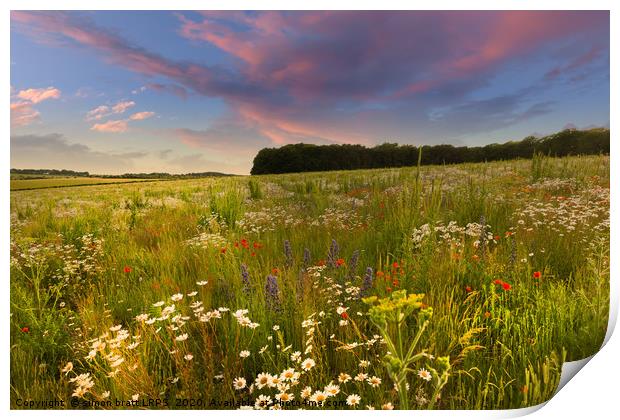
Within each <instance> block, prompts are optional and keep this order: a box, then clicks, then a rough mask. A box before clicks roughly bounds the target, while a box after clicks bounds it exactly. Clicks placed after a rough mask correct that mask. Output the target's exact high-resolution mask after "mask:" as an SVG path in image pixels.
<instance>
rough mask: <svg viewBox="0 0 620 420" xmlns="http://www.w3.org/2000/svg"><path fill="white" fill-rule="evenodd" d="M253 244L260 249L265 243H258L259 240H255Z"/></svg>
mask: <svg viewBox="0 0 620 420" xmlns="http://www.w3.org/2000/svg"><path fill="white" fill-rule="evenodd" d="M252 246H253V247H254V249H260V248H262V247H263V245H262V244H260V243H258V242H254V244H253V245H252Z"/></svg>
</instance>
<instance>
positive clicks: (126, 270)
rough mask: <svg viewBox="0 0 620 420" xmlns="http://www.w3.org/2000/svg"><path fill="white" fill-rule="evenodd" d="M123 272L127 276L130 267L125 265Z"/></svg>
mask: <svg viewBox="0 0 620 420" xmlns="http://www.w3.org/2000/svg"><path fill="white" fill-rule="evenodd" d="M123 271H124V272H125V273H126V274H129V273H131V267H129V266H128V265H126V266H125V268H123Z"/></svg>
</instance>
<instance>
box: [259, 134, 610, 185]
mask: <svg viewBox="0 0 620 420" xmlns="http://www.w3.org/2000/svg"><path fill="white" fill-rule="evenodd" d="M609 142H610V137H609V129H606V128H593V129H590V130H575V129H567V130H563V131H560V132H558V133H555V134H551V135H549V136H545V137H535V136H528V137H526V138H524V139H523V140H521V141H509V142H506V143H501V144H498V143H493V144H488V145H486V146H473V147H469V146H458V147H457V146H453V145H450V144H440V145H435V146H419V147H418V146H413V145H408V144H403V145H399V144H397V143H383V144H380V145H377V146H374V147H366V146H362V145H359V144H355V145H351V144H331V145H315V144H305V143H298V144H289V145H286V146H282V147H279V148H265V149H261V150H260V151H259V152H258V154H257V155H256V157H255V158H254V164H253V166H252V171H251V174H252V175H260V174H280V173H290V172H310V171H333V170H345V169H371V168H392V167H401V166H415V165H417V164H418V158H419V157H420V153H419V152H420V148H422V154H421V161H420V164H422V165H441V164H451V163H465V162H485V161H493V160H508V159H516V158H531V157H532V156H533V155H534V154H535V153H543V154H546V155H549V156H557V157H560V156H568V155H592V154H609V147H610V146H609Z"/></svg>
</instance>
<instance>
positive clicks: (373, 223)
mask: <svg viewBox="0 0 620 420" xmlns="http://www.w3.org/2000/svg"><path fill="white" fill-rule="evenodd" d="M608 198H609V158H608V157H604V156H593V157H569V158H561V159H556V158H550V157H542V156H535V157H534V159H533V160H530V161H528V160H518V161H509V162H494V163H490V164H466V165H447V166H437V167H432V166H427V167H421V166H418V167H415V168H401V169H386V170H364V171H350V172H331V173H310V174H303V175H301V174H290V175H279V176H259V177H248V178H243V177H238V178H219V179H203V180H183V181H167V182H149V183H147V184H123V185H114V186H88V187H72V188H66V189H63V188H58V189H54V190H45V191H43V190H41V191H37V192H34V191H20V192H13V193H12V195H11V247H12V248H11V258H12V260H11V331H10V335H11V400H12V406H13V407H15V408H17V407H16V406H15V401H16V399H17V398H22V399H35V400H36V399H49V398H51V397H57V398H63V399H67V398H70V397H71V396H72V394H74V393H76V394H78V396H77V397H75V398H81V400H86V399H90V400H97V401H105V400H107V399H109V398H118V399H124V400H131V399H132V398H133V397H135V398H138V399H142V398H158V397H161V396H166V397H168V398H170V399H171V400H172V401H174V399H175V398H181V399H183V398H192V399H198V398H202V399H203V400H204V401H207V402H210V401H211V400H212V399H216V400H225V399H231V398H236V399H237V400H241V399H242V398H246V399H251V401H252V404H254V401H255V400H256V399H257V398H259V396H260V395H264V396H266V397H269V398H271V399H272V400H274V399H276V396H277V398H278V399H282V398H285V397H286V396H287V395H288V394H292V395H293V396H294V398H295V400H294V401H303V389H304V388H305V387H311V388H312V392H311V394H310V395H311V397H310V398H309V400H310V399H314V400H316V399H317V398H318V399H320V398H322V397H321V395H319V394H320V393H319V394H317V391H323V390H325V392H328V391H329V390H331V391H333V392H335V391H334V390H335V388H334V387H333V386H335V385H337V386H338V387H339V388H338V392H337V394H335V395H334V396H329V397H325V398H327V401H332V402H334V403H336V402H340V404H333V405H332V407H333V406H334V405H336V406H335V407H334V408H338V409H340V408H367V407H369V406H372V407H373V408H382V407H383V408H389V407H392V406H393V407H395V408H410V409H427V408H435V409H436V408H439V409H502V408H517V407H524V406H529V405H535V404H538V403H541V402H543V401H546V400H547V399H548V398H550V397H551V396H552V394H553V392H554V391H555V389H556V386H557V384H558V381H559V376H560V373H561V364H562V363H563V361H565V360H576V359H580V358H583V357H587V356H590V355H592V354H593V353H594V352H596V351H597V349H598V348H599V347H600V345H601V343H602V340H603V338H604V335H605V329H606V325H607V316H608V302H609V286H608V281H609V224H608V223H609V219H608V217H609V201H608ZM451 221H452V222H454V224H449V223H450V222H451ZM468 224H469V226H468ZM425 225H427V226H426V227H425ZM486 225H488V226H486ZM285 241H287V245H286V246H285ZM333 241H335V244H336V246H335V245H334V242H333ZM330 248H331V250H330ZM354 255H355V256H354ZM242 265H243V267H244V268H242ZM268 276H272V278H271V279H270V280H269V286H267V284H268V281H267V277H268ZM402 290H407V291H408V292H409V293H413V294H416V295H418V294H423V295H424V298H423V299H422V301H421V302H420V304H421V305H422V306H421V307H422V308H424V310H427V309H426V308H432V317H431V318H430V319H428V320H427V324H425V326H424V328H423V329H422V328H420V327H419V325H420V324H419V323H418V322H419V320H418V319H416V317H407V318H403V319H401V320H400V321H399V322H400V324H399V323H397V324H395V326H392V327H385V328H383V327H382V326H381V325H378V324H377V322H376V321H377V320H376V319H374V320H373V319H372V317H371V316H369V309H370V307H369V306H368V305H367V304H365V303H363V302H362V300H361V298H362V297H364V296H365V297H370V296H377V297H378V298H379V299H385V298H388V297H390V296H392V293H394V292H398V291H402ZM177 294H182V297H181V298H179V297H178V296H175V295H177ZM399 296H400V295H399ZM160 301H162V302H163V303H162V304H161V306H159V303H158V302H160ZM198 302H201V303H198ZM154 304H157V306H154ZM172 305H174V310H172V309H165V308H172ZM200 308H202V309H200ZM218 308H219V313H218V312H217V311H218ZM227 309H228V311H227ZM238 309H244V310H247V313H245V314H242V315H239V314H237V316H233V315H232V313H234V312H235V311H237V310H238ZM168 310H172V312H170V314H168V315H166V311H168ZM205 314H209V316H208V317H205V318H203V319H202V320H201V319H200V317H201V316H202V315H205ZM343 314H344V315H343ZM218 316H219V317H218ZM243 317H247V322H251V323H257V324H259V325H258V326H254V325H253V327H248V326H244V325H243V323H244V322H246V321H243V322H242V321H240V319H243ZM206 318H208V319H206ZM151 320H152V321H153V322H152V323H151V322H150V321H151ZM146 321H149V322H146ZM247 322H246V324H247ZM114 326H118V327H114ZM111 327H112V330H110V328H111ZM418 330H421V331H422V332H421V333H420V336H419V337H417V338H416V341H415V344H416V345H415V354H421V355H422V356H421V357H419V358H414V359H413V360H410V361H409V362H408V363H409V364H408V365H407V368H408V369H409V370H408V371H406V373H402V372H405V371H404V370H403V371H402V372H401V373H399V372H400V371H398V369H396V370H394V369H395V365H390V363H389V362H390V360H391V359H390V354H388V348H389V345H388V344H387V341H386V339H387V338H388V337H398V334H401V340H402V343H407V342H408V341H407V338H406V337H413V335H414V334H415V332H416V331H418ZM184 334H187V339H183V337H184ZM393 334H397V335H393ZM394 340H396V342H398V339H397V338H395V339H394ZM99 342H100V343H102V344H101V345H103V344H105V347H104V348H99V349H98V350H97V351H96V352H95V355H94V356H92V357H91V356H89V352H91V351H92V350H93V345H95V346H96V344H97V343H99ZM404 345H405V344H403V346H404ZM243 350H247V351H249V352H250V355H249V357H245V358H244V357H241V356H240V352H241V351H243ZM296 351H299V352H301V355H300V356H299V357H295V354H294V352H296ZM390 353H391V357H394V353H397V354H398V355H399V356H402V358H403V360H408V359H405V355H406V353H407V352H406V351H405V352H403V353H402V354H401V353H400V348H399V349H398V350H397V351H396V352H394V351H391V352H390ZM412 354H413V353H412ZM121 359H122V360H121ZM188 359H189V360H188ZM306 359H311V360H312V361H313V362H314V366H312V367H309V368H308V369H307V370H304V366H303V363H304V361H305V360H306ZM119 360H121V362H120V363H119V364H118V365H116V366H113V365H115V363H118V361H119ZM444 361H449V369H445V367H446V366H445V364H442V363H443V362H444ZM68 362H71V363H72V364H73V367H72V369H69V368H70V366H69V367H67V366H68V365H67V363H68ZM392 362H393V363H396V362H394V360H392ZM401 367H402V366H401ZM63 368H66V369H65V370H67V372H63V371H61V369H63ZM289 368H293V369H294V372H295V374H296V375H297V379H295V380H294V381H289V380H284V382H285V383H286V384H287V386H286V387H285V386H281V387H280V388H281V389H278V388H277V385H276V384H275V382H273V381H274V380H275V379H274V378H276V377H277V378H280V376H282V378H284V377H285V376H284V375H285V373H286V371H287V369H289ZM116 369H118V371H117V370H116ZM424 372H427V373H428V374H430V376H431V377H432V378H430V380H428V381H427V380H426V379H425V377H424V376H425V375H426V374H425V373H424ZM261 373H267V374H269V375H271V376H270V378H271V379H270V380H271V381H272V382H273V383H271V386H266V387H261V388H260V389H259V387H258V386H256V385H255V386H254V387H253V389H252V390H250V389H249V388H248V387H249V386H250V384H252V383H254V381H255V380H256V379H257V376H258V377H260V374H261ZM78 374H89V375H90V376H89V378H90V379H91V380H92V385H91V384H90V383H88V381H86V382H84V383H82V382H80V380H73V381H71V380H72V379H73V378H75V377H76V376H77V375H78ZM342 375H345V376H342ZM346 375H349V376H350V379H346ZM237 378H243V379H245V380H246V382H247V386H245V387H243V388H242V389H236V388H235V386H234V385H233V382H234V380H235V379H237ZM339 378H340V380H339ZM343 378H345V379H346V380H342V379H343ZM440 379H441V381H440ZM444 380H445V381H444ZM330 384H331V385H330ZM395 385H396V387H395ZM407 385H408V387H407ZM439 385H440V388H439V389H440V391H437V392H436V390H437V389H438V386H439ZM330 387H331V388H330ZM285 388H286V389H285ZM81 393H83V394H82V395H80V394H81ZM284 394H286V395H284ZM357 398H359V399H361V401H360V402H359V403H358V402H357ZM347 399H348V401H349V403H350V404H351V405H347V403H346V402H345V401H346V400H347ZM403 402H405V403H403ZM257 407H258V408H261V407H260V404H258V405H257ZM173 408H174V407H173ZM193 408H215V407H209V406H196V407H193ZM303 408H313V407H312V406H310V407H308V406H306V407H303Z"/></svg>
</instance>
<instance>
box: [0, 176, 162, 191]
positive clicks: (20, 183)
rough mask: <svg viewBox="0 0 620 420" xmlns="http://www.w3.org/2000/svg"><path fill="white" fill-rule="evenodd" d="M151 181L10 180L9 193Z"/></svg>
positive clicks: (80, 178) (67, 178)
mask: <svg viewBox="0 0 620 420" xmlns="http://www.w3.org/2000/svg"><path fill="white" fill-rule="evenodd" d="M144 181H152V180H146V179H133V178H95V177H92V178H91V177H51V176H50V177H46V178H42V177H41V178H36V179H11V191H17V190H37V189H41V188H60V187H75V186H79V185H99V184H117V183H129V182H144Z"/></svg>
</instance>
